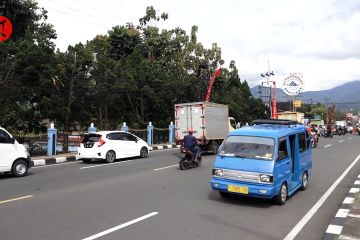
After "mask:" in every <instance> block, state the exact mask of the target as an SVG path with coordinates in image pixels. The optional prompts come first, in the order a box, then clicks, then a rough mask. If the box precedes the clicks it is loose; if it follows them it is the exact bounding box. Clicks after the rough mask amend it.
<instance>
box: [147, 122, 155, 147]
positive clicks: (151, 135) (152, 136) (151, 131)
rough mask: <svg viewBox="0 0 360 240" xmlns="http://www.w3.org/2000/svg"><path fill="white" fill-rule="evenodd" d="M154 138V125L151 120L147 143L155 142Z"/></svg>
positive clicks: (148, 127)
mask: <svg viewBox="0 0 360 240" xmlns="http://www.w3.org/2000/svg"><path fill="white" fill-rule="evenodd" d="M153 139H154V126H153V125H152V124H151V122H149V125H148V126H147V143H148V144H149V145H152V144H153Z"/></svg>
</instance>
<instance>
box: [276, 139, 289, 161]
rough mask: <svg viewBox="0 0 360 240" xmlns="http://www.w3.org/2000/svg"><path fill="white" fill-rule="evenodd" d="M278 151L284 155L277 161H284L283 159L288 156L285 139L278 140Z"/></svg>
mask: <svg viewBox="0 0 360 240" xmlns="http://www.w3.org/2000/svg"><path fill="white" fill-rule="evenodd" d="M278 151H279V152H283V153H284V155H283V157H282V158H279V159H278V160H281V159H285V158H287V157H288V156H289V153H288V148H287V144H286V138H280V139H279V149H278ZM278 156H280V154H278Z"/></svg>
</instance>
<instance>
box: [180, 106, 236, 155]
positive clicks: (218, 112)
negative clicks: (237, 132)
mask: <svg viewBox="0 0 360 240" xmlns="http://www.w3.org/2000/svg"><path fill="white" fill-rule="evenodd" d="M174 107H175V137H176V140H177V142H178V143H179V144H181V143H182V140H183V138H184V136H185V135H186V134H187V132H188V129H189V128H193V129H194V136H195V137H196V139H197V140H198V145H199V146H201V148H202V150H204V151H211V152H213V153H217V150H218V148H219V146H220V144H221V143H222V141H223V140H224V138H225V136H226V135H227V134H228V133H229V131H232V130H234V129H235V128H236V122H235V119H234V118H231V117H229V108H228V106H227V105H223V104H217V103H211V102H193V103H182V104H175V106H174Z"/></svg>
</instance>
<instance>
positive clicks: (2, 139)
mask: <svg viewBox="0 0 360 240" xmlns="http://www.w3.org/2000/svg"><path fill="white" fill-rule="evenodd" d="M0 143H11V137H10V135H9V134H7V133H6V132H5V131H4V130H1V129H0Z"/></svg>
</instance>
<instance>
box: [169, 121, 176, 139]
mask: <svg viewBox="0 0 360 240" xmlns="http://www.w3.org/2000/svg"><path fill="white" fill-rule="evenodd" d="M174 138H175V126H174V123H173V122H171V123H170V125H169V143H174Z"/></svg>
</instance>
